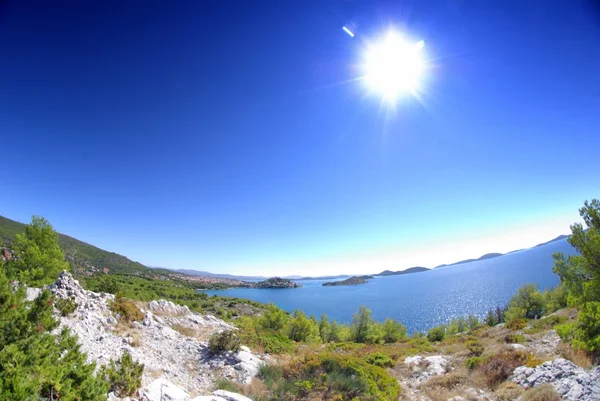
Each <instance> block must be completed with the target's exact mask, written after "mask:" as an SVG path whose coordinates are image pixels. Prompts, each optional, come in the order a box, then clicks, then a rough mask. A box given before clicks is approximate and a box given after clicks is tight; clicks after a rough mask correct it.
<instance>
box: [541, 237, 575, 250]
mask: <svg viewBox="0 0 600 401" xmlns="http://www.w3.org/2000/svg"><path fill="white" fill-rule="evenodd" d="M569 237H570V236H569V235H559V236H558V237H556V238H554V239H551V240H550V241H547V242H542V243H541V244H537V245H536V246H534V248H537V247H538V246H544V245H547V244H550V243H552V242H555V241H560V240H561V239H565V238H569Z"/></svg>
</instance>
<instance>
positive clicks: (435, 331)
mask: <svg viewBox="0 0 600 401" xmlns="http://www.w3.org/2000/svg"><path fill="white" fill-rule="evenodd" d="M445 336H446V326H443V325H442V326H437V327H434V328H432V329H429V331H428V332H427V339H428V340H429V341H430V342H435V341H442V340H443V339H444V337H445Z"/></svg>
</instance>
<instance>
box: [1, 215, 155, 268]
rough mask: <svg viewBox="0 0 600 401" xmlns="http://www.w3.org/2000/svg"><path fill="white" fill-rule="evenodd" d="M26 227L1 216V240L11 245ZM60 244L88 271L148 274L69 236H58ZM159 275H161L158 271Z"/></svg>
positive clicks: (138, 265) (71, 257) (118, 256)
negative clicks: (108, 270)
mask: <svg viewBox="0 0 600 401" xmlns="http://www.w3.org/2000/svg"><path fill="white" fill-rule="evenodd" d="M25 227H26V225H25V224H23V223H19V222H18V221H14V220H11V219H7V218H6V217H3V216H0V240H3V241H4V242H5V243H7V244H10V243H11V242H12V241H13V240H14V239H15V237H16V236H17V234H22V233H24V232H25ZM58 242H59V244H60V247H61V249H62V250H63V251H64V252H65V255H66V258H67V260H68V261H69V262H71V263H72V264H74V265H75V266H77V267H80V268H82V269H84V270H87V271H92V272H93V271H102V269H104V268H107V269H110V271H111V272H113V273H128V274H133V273H142V272H144V273H147V272H148V271H149V269H148V268H147V267H146V266H144V265H143V264H141V263H138V262H134V261H133V260H129V259H127V258H126V257H125V256H123V255H119V254H118V253H114V252H108V251H105V250H103V249H100V248H97V247H95V246H93V245H90V244H87V243H85V242H83V241H79V240H78V239H75V238H73V237H69V236H68V235H64V234H58ZM157 273H159V272H158V271H157Z"/></svg>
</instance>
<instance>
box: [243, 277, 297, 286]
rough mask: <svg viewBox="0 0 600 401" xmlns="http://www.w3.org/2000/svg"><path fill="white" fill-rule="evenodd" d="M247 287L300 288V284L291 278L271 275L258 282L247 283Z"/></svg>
mask: <svg viewBox="0 0 600 401" xmlns="http://www.w3.org/2000/svg"><path fill="white" fill-rule="evenodd" d="M247 284H248V287H249V288H300V287H302V284H298V283H296V282H294V281H292V280H288V279H285V278H281V277H272V278H269V279H266V280H264V281H259V282H258V283H247Z"/></svg>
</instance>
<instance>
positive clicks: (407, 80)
mask: <svg viewBox="0 0 600 401" xmlns="http://www.w3.org/2000/svg"><path fill="white" fill-rule="evenodd" d="M423 47H424V42H423V41H420V42H417V43H411V42H409V41H408V40H406V39H405V38H403V37H402V36H401V35H400V34H398V33H397V32H394V31H390V32H389V33H388V34H387V35H386V36H385V37H384V38H383V39H382V40H381V41H379V42H377V43H374V44H371V45H370V46H369V47H368V48H367V51H366V54H365V60H364V76H363V78H364V80H365V82H366V84H367V86H368V87H369V89H371V90H373V91H376V92H378V93H380V94H381V95H382V96H383V98H384V99H385V100H386V101H388V102H393V101H395V100H396V98H397V97H398V96H399V95H402V94H404V93H412V94H416V92H417V91H418V89H419V85H420V83H421V80H422V78H423V72H424V69H425V61H424V58H423Z"/></svg>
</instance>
